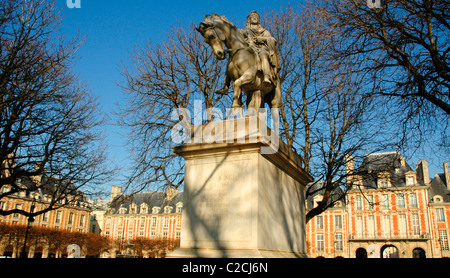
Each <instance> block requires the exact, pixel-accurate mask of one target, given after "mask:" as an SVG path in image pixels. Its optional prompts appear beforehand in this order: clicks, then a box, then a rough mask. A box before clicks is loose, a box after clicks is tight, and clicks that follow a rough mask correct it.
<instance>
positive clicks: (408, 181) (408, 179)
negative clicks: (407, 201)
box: [406, 177, 414, 186]
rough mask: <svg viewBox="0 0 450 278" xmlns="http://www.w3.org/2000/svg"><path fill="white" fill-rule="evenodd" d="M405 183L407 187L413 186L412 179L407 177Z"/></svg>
mask: <svg viewBox="0 0 450 278" xmlns="http://www.w3.org/2000/svg"><path fill="white" fill-rule="evenodd" d="M406 183H407V185H409V186H411V185H414V177H407V179H406Z"/></svg>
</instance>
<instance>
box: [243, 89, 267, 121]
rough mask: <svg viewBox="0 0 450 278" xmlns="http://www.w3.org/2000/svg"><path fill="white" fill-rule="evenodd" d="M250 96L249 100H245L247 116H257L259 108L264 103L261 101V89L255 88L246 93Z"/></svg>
mask: <svg viewBox="0 0 450 278" xmlns="http://www.w3.org/2000/svg"><path fill="white" fill-rule="evenodd" d="M249 96H251V99H250V101H248V100H247V116H257V115H258V113H259V109H260V108H262V107H264V103H263V102H262V91H261V90H255V91H253V92H251V93H250V94H248V97H249Z"/></svg>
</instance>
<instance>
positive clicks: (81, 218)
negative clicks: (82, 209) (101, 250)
mask: <svg viewBox="0 0 450 278" xmlns="http://www.w3.org/2000/svg"><path fill="white" fill-rule="evenodd" d="M84 218H85V215H84V214H82V215H80V227H83V226H84Z"/></svg>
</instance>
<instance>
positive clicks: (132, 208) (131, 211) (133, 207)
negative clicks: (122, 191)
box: [130, 204, 137, 214]
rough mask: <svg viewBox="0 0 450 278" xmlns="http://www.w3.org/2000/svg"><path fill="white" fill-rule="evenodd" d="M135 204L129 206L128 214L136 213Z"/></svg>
mask: <svg viewBox="0 0 450 278" xmlns="http://www.w3.org/2000/svg"><path fill="white" fill-rule="evenodd" d="M136 210H137V208H136V204H131V205H130V214H135V213H136Z"/></svg>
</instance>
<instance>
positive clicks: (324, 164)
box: [264, 4, 386, 221]
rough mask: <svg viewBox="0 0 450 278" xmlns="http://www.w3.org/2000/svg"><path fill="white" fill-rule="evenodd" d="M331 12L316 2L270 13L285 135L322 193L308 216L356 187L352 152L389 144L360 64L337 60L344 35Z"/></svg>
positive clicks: (312, 191)
mask: <svg viewBox="0 0 450 278" xmlns="http://www.w3.org/2000/svg"><path fill="white" fill-rule="evenodd" d="M326 16H327V15H326V14H324V13H323V11H322V10H319V9H316V8H315V7H314V5H311V4H304V5H298V6H297V7H292V6H288V7H286V8H284V9H282V10H281V11H280V12H278V11H272V12H270V13H267V14H265V16H264V22H265V24H266V26H268V29H270V32H271V33H272V34H273V35H274V37H275V38H276V39H277V41H278V47H279V51H278V52H279V53H280V62H281V68H282V71H281V74H280V78H281V80H282V88H283V105H282V106H281V107H280V112H281V117H280V118H281V130H282V132H281V135H282V137H283V139H284V140H286V142H287V144H288V145H289V146H290V147H291V148H293V149H294V150H295V151H296V152H297V153H298V154H299V155H300V156H302V158H303V166H304V168H305V170H307V171H308V172H309V173H310V174H311V175H312V176H313V177H314V183H312V184H309V185H308V188H307V191H306V198H310V197H312V196H315V195H316V194H318V193H320V194H321V196H322V200H321V201H320V202H319V205H318V206H317V207H315V208H314V209H312V210H310V211H309V212H308V214H307V216H306V219H307V221H309V220H310V219H311V218H313V217H314V216H316V215H318V214H320V213H322V212H323V211H325V210H326V209H328V208H329V207H331V206H333V204H334V203H335V202H336V201H338V200H342V199H343V198H344V197H345V195H346V192H347V191H348V189H349V188H351V187H352V183H348V182H346V180H347V178H348V177H349V176H351V175H353V174H352V173H349V172H347V171H345V165H346V163H347V162H348V160H349V157H352V160H354V161H359V160H361V159H362V157H363V154H365V153H366V149H367V148H369V147H370V148H371V150H372V151H376V150H377V149H380V148H384V147H386V144H384V143H383V144H380V141H379V140H378V139H379V136H380V134H383V133H382V132H381V130H382V128H381V127H382V126H383V122H380V121H378V120H375V116H376V114H375V111H377V110H376V109H375V105H374V102H373V100H372V98H371V96H370V95H368V94H367V91H368V90H367V88H366V86H365V85H364V86H363V84H364V83H362V82H361V81H362V80H363V79H362V77H363V74H358V71H357V70H356V67H357V66H358V65H357V64H351V63H344V62H340V61H335V60H334V59H333V54H334V53H333V52H332V49H333V44H334V43H336V42H335V37H336V36H339V34H338V30H337V29H336V26H335V25H333V24H329V22H328V21H326V20H325V19H326ZM384 139H385V138H384ZM377 140H378V141H377ZM375 142H377V143H379V144H378V145H377V144H375Z"/></svg>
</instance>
